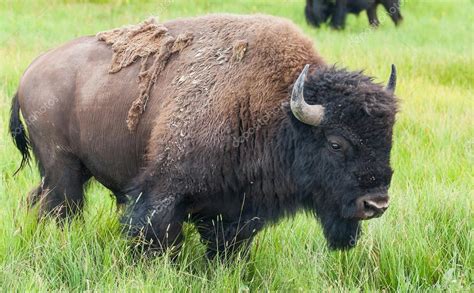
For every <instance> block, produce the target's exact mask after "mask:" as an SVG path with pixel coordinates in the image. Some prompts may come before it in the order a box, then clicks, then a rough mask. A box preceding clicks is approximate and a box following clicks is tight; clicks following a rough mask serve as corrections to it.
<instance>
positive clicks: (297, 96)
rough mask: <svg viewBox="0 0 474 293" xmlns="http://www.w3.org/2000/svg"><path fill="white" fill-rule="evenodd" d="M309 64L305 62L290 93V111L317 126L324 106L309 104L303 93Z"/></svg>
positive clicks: (321, 117)
mask: <svg viewBox="0 0 474 293" xmlns="http://www.w3.org/2000/svg"><path fill="white" fill-rule="evenodd" d="M308 70H309V64H307V65H306V66H305V67H304V69H303V71H302V72H301V74H300V76H298V79H297V80H296V82H295V84H294V86H293V92H292V93H291V103H290V106H291V112H293V115H295V117H296V118H297V119H298V120H299V121H301V122H303V123H305V124H309V125H312V126H318V125H319V124H320V123H321V121H323V118H324V107H323V106H321V105H309V104H308V103H306V101H305V99H304V95H303V90H304V82H305V79H306V75H307V74H308Z"/></svg>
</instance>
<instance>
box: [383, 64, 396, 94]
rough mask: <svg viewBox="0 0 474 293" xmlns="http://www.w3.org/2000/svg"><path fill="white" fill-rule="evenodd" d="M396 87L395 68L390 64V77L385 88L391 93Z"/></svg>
mask: <svg viewBox="0 0 474 293" xmlns="http://www.w3.org/2000/svg"><path fill="white" fill-rule="evenodd" d="M396 87H397V68H396V67H395V65H394V64H392V72H391V73H390V78H389V80H388V84H387V87H386V88H385V90H386V91H387V92H389V93H391V94H392V95H393V94H394V93H395V88H396Z"/></svg>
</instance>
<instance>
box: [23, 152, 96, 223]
mask: <svg viewBox="0 0 474 293" xmlns="http://www.w3.org/2000/svg"><path fill="white" fill-rule="evenodd" d="M51 157H52V158H53V160H52V159H51ZM38 160H39V163H40V166H41V167H42V168H41V170H40V171H41V174H42V176H43V177H42V181H41V184H40V185H39V186H38V187H36V188H35V189H33V190H32V191H31V192H30V194H29V197H28V201H29V204H30V206H33V205H35V204H38V205H39V216H40V218H42V217H46V216H52V217H54V218H56V219H58V220H60V221H62V220H65V219H68V218H71V217H72V216H75V215H76V214H78V213H80V212H81V211H82V208H83V206H84V184H85V183H86V182H87V181H88V180H89V178H90V177H91V175H90V173H89V171H88V170H87V169H86V168H85V167H84V166H83V164H82V163H81V162H80V161H79V160H78V159H77V158H76V157H75V156H74V155H72V154H70V153H57V154H56V155H55V156H45V157H42V156H41V154H39V158H38Z"/></svg>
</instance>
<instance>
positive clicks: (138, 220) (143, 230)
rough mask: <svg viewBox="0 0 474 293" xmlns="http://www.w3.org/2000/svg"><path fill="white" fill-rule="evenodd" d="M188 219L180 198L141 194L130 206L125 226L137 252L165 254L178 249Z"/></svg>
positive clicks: (176, 196) (174, 195)
mask: <svg viewBox="0 0 474 293" xmlns="http://www.w3.org/2000/svg"><path fill="white" fill-rule="evenodd" d="M185 217H186V206H185V205H184V202H183V200H182V197H181V196H180V195H176V194H167V195H165V194H161V195H156V196H155V195H154V196H151V195H150V194H147V193H142V192H140V193H139V194H138V195H137V196H136V198H135V199H132V201H131V203H129V206H128V208H127V211H126V214H125V216H124V217H123V218H122V223H123V224H124V227H125V228H126V229H127V234H128V236H130V237H132V239H134V240H135V248H138V249H139V250H141V251H143V250H149V251H154V252H157V253H158V254H162V253H163V252H165V251H166V250H167V249H168V248H170V249H172V252H173V251H177V250H178V249H179V247H180V245H181V242H182V239H183V236H182V233H181V229H182V223H183V221H184V220H185Z"/></svg>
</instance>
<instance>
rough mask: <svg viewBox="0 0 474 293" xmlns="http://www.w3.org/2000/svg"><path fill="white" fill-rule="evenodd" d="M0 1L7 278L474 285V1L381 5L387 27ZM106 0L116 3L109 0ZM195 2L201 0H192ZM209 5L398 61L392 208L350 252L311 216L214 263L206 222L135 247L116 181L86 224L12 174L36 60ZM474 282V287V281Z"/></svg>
mask: <svg viewBox="0 0 474 293" xmlns="http://www.w3.org/2000/svg"><path fill="white" fill-rule="evenodd" d="M91 2H93V3H89V2H88V1H54V0H53V1H14V0H0V121H1V125H2V127H0V139H1V140H0V169H1V177H0V290H1V291H19V292H24V291H46V290H61V291H63V290H65V291H69V290H80V291H84V290H94V291H96V290H97V291H112V290H120V291H124V290H127V291H128V290H140V291H141V290H144V291H156V292H159V291H163V290H164V291H171V290H173V291H220V292H228V291H242V292H248V291H322V290H324V291H359V290H361V291H375V290H377V291H378V290H389V291H392V290H400V291H415V290H426V291H430V292H431V291H432V290H438V291H445V290H449V291H471V290H474V285H473V284H474V271H473V266H474V229H473V228H474V217H473V203H474V200H473V198H474V197H473V157H474V150H473V148H474V127H473V118H472V117H473V114H474V113H473V112H474V111H473V110H474V102H473V96H472V86H473V78H474V62H473V60H474V59H473V45H474V32H473V26H472V24H473V23H474V17H473V15H474V4H473V2H472V1H471V0H464V1H461V0H460V1H444V0H433V1H427V0H425V1H415V0H406V1H403V2H404V5H403V6H402V13H403V15H404V17H405V21H404V23H403V24H402V26H401V27H400V28H395V27H394V26H393V24H392V22H391V21H390V20H389V19H388V17H387V16H385V15H384V13H383V10H382V8H381V7H380V9H379V18H380V19H381V21H382V25H381V27H380V28H379V29H378V30H376V31H373V30H370V29H368V22H367V18H366V16H365V15H361V16H359V17H358V18H357V17H355V16H350V17H349V19H348V24H347V29H346V30H345V31H344V32H336V31H332V30H330V29H328V28H323V29H319V30H315V29H313V28H310V27H309V26H308V25H307V24H306V22H305V20H304V16H303V6H304V2H305V1H304V0H287V1H283V0H273V1H263V0H257V1H253V0H240V1H230V0H229V1H224V0H193V1H185V0H161V1H160V0H158V1H146V2H139V1H131V0H130V1H127V0H124V1H91ZM103 2H105V3H103ZM190 2H192V3H190ZM210 12H235V13H257V12H260V13H268V14H273V15H280V16H284V17H287V18H290V19H292V20H293V21H294V22H295V23H297V24H298V25H299V26H300V27H302V28H303V30H304V31H305V32H306V33H307V34H308V35H309V36H311V37H312V38H313V39H314V42H315V44H316V47H317V49H318V50H319V51H320V53H321V55H322V56H324V57H325V58H326V60H327V61H328V62H329V63H336V64H338V65H339V66H345V67H348V68H350V69H354V70H355V69H365V72H366V73H367V74H369V75H373V76H375V77H376V80H377V81H379V82H384V83H385V82H386V80H387V78H388V75H389V70H390V64H391V63H395V64H396V65H397V67H398V70H399V86H398V88H397V94H398V96H399V97H400V99H401V111H400V113H399V115H398V122H397V125H396V131H395V136H394V141H395V144H394V148H393V151H392V164H393V168H394V170H395V174H394V178H393V182H392V186H391V195H392V203H391V208H390V209H389V210H388V212H387V213H386V214H385V215H384V216H383V217H382V218H379V219H375V220H372V221H369V222H365V223H364V230H365V235H364V237H363V239H362V241H360V243H359V244H358V246H357V247H356V248H355V249H353V250H351V251H348V252H331V251H328V249H327V248H326V243H325V240H324V238H323V235H322V232H321V229H320V227H319V225H318V223H317V222H316V221H315V220H314V219H313V218H312V217H310V216H307V215H304V214H301V215H298V216H296V217H295V218H294V219H288V220H285V221H283V222H281V223H280V224H278V225H276V226H273V227H269V228H267V229H265V230H264V231H263V232H262V233H260V234H259V235H258V237H257V238H256V241H255V242H254V244H253V248H252V251H251V257H250V259H249V260H247V261H240V260H239V261H236V262H235V263H231V264H228V265H222V264H220V263H217V262H211V263H208V262H207V260H206V259H205V257H203V255H204V247H203V246H202V244H201V243H200V241H199V238H198V235H197V234H196V232H195V231H194V230H193V227H190V226H189V227H186V230H187V233H186V235H187V239H186V242H185V247H184V250H183V253H182V254H181V255H180V257H179V261H178V263H177V264H172V263H170V261H169V260H168V258H166V257H160V258H155V259H148V260H142V259H136V258H135V259H134V258H133V257H132V256H131V254H130V251H129V250H128V248H127V240H126V239H125V238H124V237H123V236H122V235H120V232H119V224H118V214H117V212H116V209H115V206H114V203H113V201H112V199H111V197H110V196H109V194H110V192H109V191H108V190H106V189H104V188H103V187H101V186H99V185H98V184H92V185H91V186H90V188H89V190H88V193H87V199H88V204H87V208H86V212H85V215H84V218H85V220H84V222H83V221H80V220H75V221H74V222H73V223H72V224H71V225H70V226H67V227H64V229H60V228H58V227H57V226H56V225H55V223H54V222H53V221H44V222H41V223H37V221H36V217H35V213H34V212H31V211H30V212H28V211H27V206H26V194H27V192H28V191H29V190H30V189H31V188H32V187H33V186H34V185H36V184H38V182H39V175H38V172H37V170H36V169H35V168H26V169H25V170H23V171H22V172H21V173H19V175H17V176H16V177H13V176H12V174H13V172H14V171H15V170H16V168H17V167H18V165H19V162H20V156H19V154H18V153H17V151H16V149H15V148H14V146H13V144H12V143H11V140H10V137H9V135H8V134H7V124H8V117H9V108H10V100H11V97H12V96H13V94H14V92H15V90H16V87H17V85H18V82H19V78H20V76H21V74H22V72H23V71H24V70H25V68H26V67H27V66H28V64H29V63H30V62H31V61H32V60H33V59H34V58H35V57H36V56H37V55H39V54H40V53H41V52H44V51H45V50H47V49H49V48H52V47H55V46H57V45H59V44H61V43H63V42H65V41H67V40H70V39H73V38H75V37H78V36H81V35H86V34H95V33H96V32H98V31H102V30H106V29H109V28H113V27H118V26H121V25H124V24H132V23H137V22H139V21H141V20H143V19H145V18H146V17H148V16H150V15H158V16H159V17H160V19H161V20H167V19H172V18H175V17H181V16H191V15H201V14H205V13H210ZM471 292H472V291H471Z"/></svg>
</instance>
